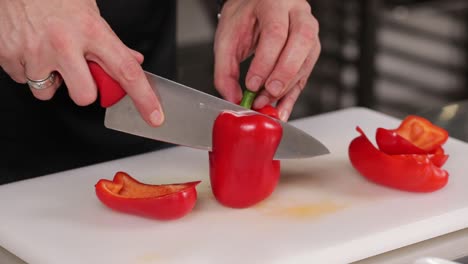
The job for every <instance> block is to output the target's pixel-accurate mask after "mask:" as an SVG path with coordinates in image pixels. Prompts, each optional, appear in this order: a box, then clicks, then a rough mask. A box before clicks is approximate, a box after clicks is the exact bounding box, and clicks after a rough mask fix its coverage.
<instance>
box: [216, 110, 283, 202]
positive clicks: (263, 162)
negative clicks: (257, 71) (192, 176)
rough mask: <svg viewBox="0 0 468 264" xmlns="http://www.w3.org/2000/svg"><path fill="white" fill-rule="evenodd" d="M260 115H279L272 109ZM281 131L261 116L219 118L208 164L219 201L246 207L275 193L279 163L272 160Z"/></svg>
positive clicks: (224, 114) (228, 114)
mask: <svg viewBox="0 0 468 264" xmlns="http://www.w3.org/2000/svg"><path fill="white" fill-rule="evenodd" d="M259 112H262V113H265V114H267V115H272V116H275V113H276V116H277V111H276V109H274V108H273V109H272V107H271V106H269V107H266V108H265V109H261V110H259ZM282 132H283V130H282V127H281V124H280V123H279V122H277V121H275V120H273V119H271V118H268V117H266V116H262V115H257V114H252V113H248V114H236V113H232V112H223V113H221V114H220V115H219V116H218V117H217V118H216V120H215V122H214V126H213V144H212V151H211V152H209V163H210V180H211V186H212V190H213V194H214V196H215V198H216V199H217V201H218V202H220V203H221V204H223V205H224V206H227V207H233V208H245V207H249V206H252V205H254V204H256V203H258V202H260V201H262V200H264V199H265V198H267V197H268V196H269V195H270V194H271V193H272V192H273V191H274V189H275V187H276V185H277V184H278V181H279V177H280V161H278V160H273V157H274V154H275V152H276V149H277V147H278V145H279V143H280V141H281V137H282Z"/></svg>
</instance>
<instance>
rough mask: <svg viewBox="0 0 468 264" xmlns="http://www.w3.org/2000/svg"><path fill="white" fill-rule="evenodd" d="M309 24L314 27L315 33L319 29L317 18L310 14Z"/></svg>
mask: <svg viewBox="0 0 468 264" xmlns="http://www.w3.org/2000/svg"><path fill="white" fill-rule="evenodd" d="M311 26H312V27H313V28H314V30H315V32H316V34H318V33H319V29H320V23H319V21H318V20H317V18H315V17H314V16H312V19H311Z"/></svg>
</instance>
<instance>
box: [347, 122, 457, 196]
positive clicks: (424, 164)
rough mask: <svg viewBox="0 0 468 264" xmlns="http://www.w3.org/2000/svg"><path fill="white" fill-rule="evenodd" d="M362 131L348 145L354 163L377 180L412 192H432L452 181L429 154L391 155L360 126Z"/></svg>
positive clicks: (372, 179) (366, 175)
mask: <svg viewBox="0 0 468 264" xmlns="http://www.w3.org/2000/svg"><path fill="white" fill-rule="evenodd" d="M356 130H357V131H358V132H359V133H360V134H361V135H360V136H358V137H356V138H354V139H353V140H352V141H351V143H350V145H349V148H348V155H349V159H350V161H351V164H352V165H353V167H354V168H355V169H356V170H357V171H358V172H359V173H360V174H361V175H362V176H364V177H365V178H367V179H369V180H370V181H373V182H375V183H378V184H381V185H384V186H388V187H391V188H396V189H400V190H405V191H411V192H432V191H436V190H438V189H440V188H442V187H444V186H445V185H446V184H447V182H448V177H449V174H448V172H447V171H445V170H443V169H441V168H439V167H437V166H435V165H434V164H433V161H431V159H430V157H429V156H428V155H426V154H423V155H419V154H403V155H388V154H386V153H384V152H382V151H380V150H378V149H377V148H376V147H374V145H373V144H372V142H371V141H370V140H369V139H368V138H367V136H366V135H365V134H364V132H363V131H362V129H361V128H360V127H357V128H356Z"/></svg>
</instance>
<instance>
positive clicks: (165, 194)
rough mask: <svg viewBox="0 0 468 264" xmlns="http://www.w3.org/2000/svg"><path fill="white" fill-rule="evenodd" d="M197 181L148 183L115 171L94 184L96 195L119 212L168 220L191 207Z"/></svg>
mask: <svg viewBox="0 0 468 264" xmlns="http://www.w3.org/2000/svg"><path fill="white" fill-rule="evenodd" d="M199 183H200V181H194V182H187V183H179V184H163V185H149V184H144V183H141V182H139V181H137V180H136V179H134V178H132V177H131V176H130V175H128V174H127V173H125V172H117V173H116V174H115V176H114V179H113V180H112V181H109V180H106V179H101V180H99V181H98V182H97V183H96V185H95V190H96V195H97V197H98V198H99V200H100V201H101V202H102V203H103V204H104V205H106V206H107V207H109V208H111V209H114V210H116V211H120V212H123V213H129V214H135V215H140V216H144V217H148V218H154V219H158V220H172V219H178V218H181V217H183V216H185V215H186V214H187V213H189V212H190V211H192V209H193V208H194V206H195V202H196V200H197V191H196V188H195V187H196V185H198V184H199Z"/></svg>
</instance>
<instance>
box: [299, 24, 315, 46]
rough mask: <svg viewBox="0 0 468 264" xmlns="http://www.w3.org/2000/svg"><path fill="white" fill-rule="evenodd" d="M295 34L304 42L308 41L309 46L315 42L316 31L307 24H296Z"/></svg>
mask: <svg viewBox="0 0 468 264" xmlns="http://www.w3.org/2000/svg"><path fill="white" fill-rule="evenodd" d="M296 30H297V31H296V32H297V34H299V36H301V37H302V38H303V39H304V41H305V42H306V43H309V44H310V45H311V46H312V45H313V44H314V43H315V42H317V40H318V39H317V31H316V30H315V29H314V27H312V26H311V25H309V24H306V23H301V24H299V25H298V26H297V29H296Z"/></svg>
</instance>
